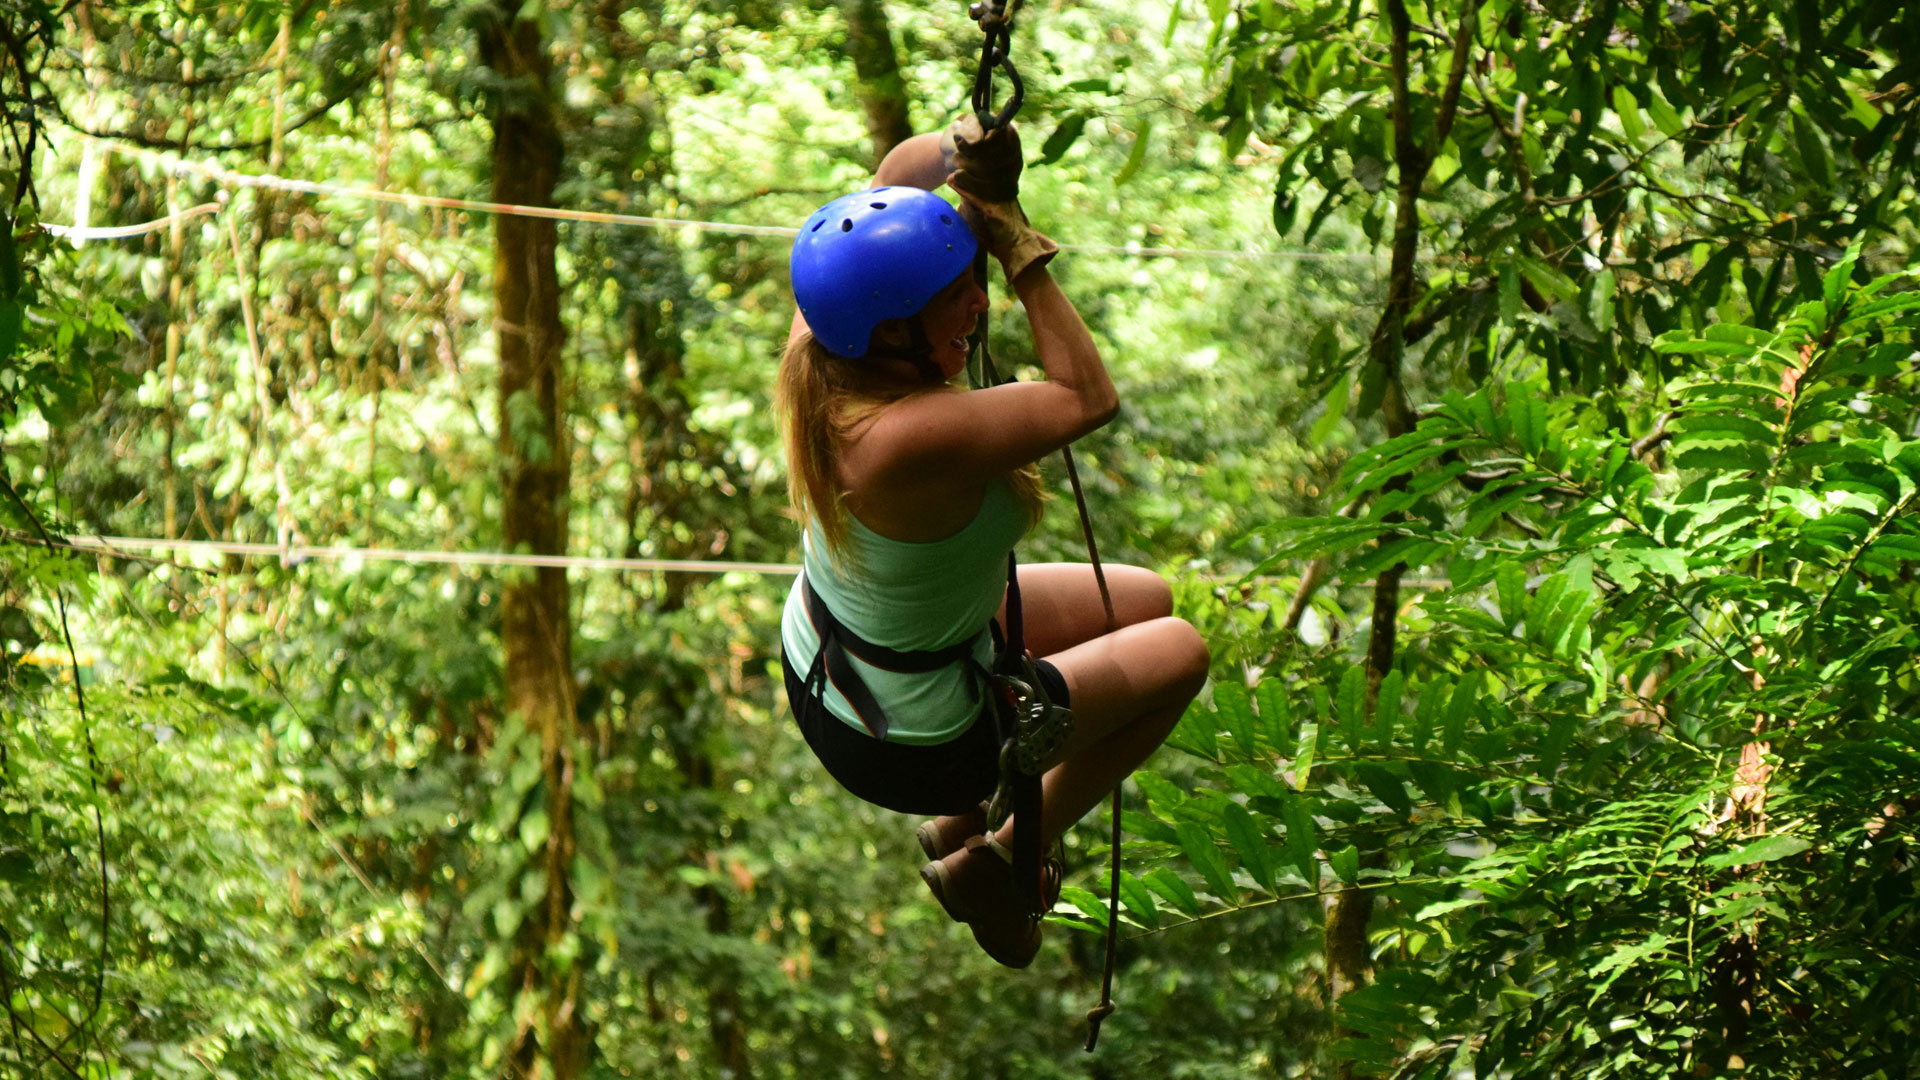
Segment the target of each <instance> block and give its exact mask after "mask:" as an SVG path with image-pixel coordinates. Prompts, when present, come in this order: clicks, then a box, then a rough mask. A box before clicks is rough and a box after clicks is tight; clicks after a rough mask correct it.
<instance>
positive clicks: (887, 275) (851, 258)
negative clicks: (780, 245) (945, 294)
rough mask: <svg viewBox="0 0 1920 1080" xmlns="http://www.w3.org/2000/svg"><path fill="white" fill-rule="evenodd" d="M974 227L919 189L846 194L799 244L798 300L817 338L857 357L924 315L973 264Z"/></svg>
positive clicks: (803, 231) (792, 263)
mask: <svg viewBox="0 0 1920 1080" xmlns="http://www.w3.org/2000/svg"><path fill="white" fill-rule="evenodd" d="M978 246H979V245H978V243H977V242H976V241H975V240H974V238H973V230H971V229H969V228H967V223H966V222H965V221H963V220H961V217H960V214H959V212H958V211H956V210H954V208H953V206H952V205H951V204H949V203H948V202H947V200H945V199H943V198H941V197H940V196H938V195H935V194H934V193H933V192H931V191H922V190H921V189H919V188H916V187H899V186H895V187H880V188H874V189H872V190H871V191H858V192H855V193H853V194H852V195H842V196H840V197H839V198H837V199H835V200H833V201H832V202H830V203H828V204H827V205H825V206H823V207H821V208H820V209H818V210H815V211H814V212H813V216H811V217H809V218H807V223H806V224H805V225H802V226H801V227H800V235H799V237H797V238H796V239H795V240H794V242H793V254H792V256H791V257H790V259H789V263H788V265H789V269H791V271H792V273H793V297H794V299H795V300H796V301H798V302H799V304H800V314H801V315H803V316H805V317H806V320H807V326H808V327H809V328H810V329H812V331H813V336H814V337H815V338H816V339H818V340H819V342H820V343H821V344H822V345H825V346H826V347H827V350H828V351H829V352H832V353H834V354H835V355H837V356H844V357H847V358H849V359H858V358H859V357H862V356H865V355H866V354H867V345H868V341H869V340H870V339H871V338H872V337H873V328H874V327H876V326H879V325H880V324H881V323H882V322H885V321H886V320H888V319H899V318H904V317H906V316H909V315H912V314H914V313H916V312H918V311H919V310H920V309H921V308H923V307H926V306H927V301H929V300H931V299H933V297H934V294H936V293H938V292H939V291H940V290H941V289H944V288H946V287H947V285H949V284H950V283H952V281H953V279H954V278H957V277H959V276H960V272H961V271H963V270H965V269H967V268H968V267H970V266H972V265H973V253H974V251H975V249H976V248H977V247H978Z"/></svg>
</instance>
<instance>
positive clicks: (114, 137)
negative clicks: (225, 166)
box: [52, 70, 378, 154]
mask: <svg viewBox="0 0 1920 1080" xmlns="http://www.w3.org/2000/svg"><path fill="white" fill-rule="evenodd" d="M377 74H378V72H377V71H373V70H370V71H368V72H367V73H366V74H364V75H361V76H360V77H358V78H356V79H354V80H353V81H352V82H351V83H349V84H347V85H346V86H344V87H341V88H340V89H339V90H338V91H336V92H335V93H334V95H333V96H332V97H330V98H328V99H327V100H326V101H324V102H322V103H321V104H319V105H317V106H315V107H314V108H313V109H312V110H310V111H309V112H307V114H306V115H304V116H302V117H300V118H299V119H298V120H295V121H293V122H292V123H290V124H288V125H287V126H286V127H284V128H282V129H281V134H282V135H283V136H284V135H286V134H288V133H290V132H295V131H298V130H300V129H301V128H303V127H306V126H307V125H308V124H311V123H313V122H314V121H316V120H318V119H320V118H321V117H323V116H325V115H327V114H328V113H329V112H332V111H333V109H334V106H336V105H339V104H340V103H342V102H344V101H346V100H347V99H348V98H351V97H353V96H354V95H356V94H358V93H359V92H360V91H362V90H364V89H366V88H367V86H368V85H369V84H371V83H372V82H373V80H374V77H375V75H377ZM52 108H53V113H54V115H55V116H57V117H59V118H60V122H61V123H62V124H65V125H66V126H67V127H69V128H72V129H73V130H74V131H77V132H79V133H80V134H82V135H86V136H88V137H90V138H95V139H106V140H109V141H112V142H124V143H128V144H131V145H133V146H139V147H144V148H146V149H148V150H197V151H201V152H203V153H209V154H219V153H227V152H230V151H243V150H263V149H265V148H267V147H269V146H271V145H273V139H272V137H271V136H269V137H267V138H263V139H250V140H248V141H246V142H230V143H195V142H187V143H182V142H181V141H179V140H177V139H156V138H153V137H151V136H149V135H144V134H142V133H140V132H138V131H134V130H131V129H123V130H120V131H94V130H92V129H90V128H88V127H86V126H85V125H83V124H81V123H79V122H78V121H76V120H74V119H73V117H71V116H69V115H67V112H66V110H65V109H64V108H62V107H61V105H60V103H59V101H58V99H55V100H54V101H53V102H52Z"/></svg>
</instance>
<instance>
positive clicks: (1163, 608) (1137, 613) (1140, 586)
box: [1114, 566, 1173, 623]
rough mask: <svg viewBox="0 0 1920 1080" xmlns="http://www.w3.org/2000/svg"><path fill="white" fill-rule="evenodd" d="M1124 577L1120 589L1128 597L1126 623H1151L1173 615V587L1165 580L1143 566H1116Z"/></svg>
mask: <svg viewBox="0 0 1920 1080" xmlns="http://www.w3.org/2000/svg"><path fill="white" fill-rule="evenodd" d="M1114 569H1115V570H1118V571H1121V572H1122V573H1123V574H1124V575H1125V578H1124V584H1123V585H1122V589H1123V591H1124V592H1125V594H1126V596H1127V597H1128V601H1129V603H1128V605H1127V606H1128V607H1129V608H1131V609H1132V610H1131V611H1129V612H1128V613H1127V614H1128V615H1131V616H1132V618H1131V619H1125V616H1123V617H1122V618H1123V619H1125V621H1128V622H1137V623H1138V622H1151V621H1153V620H1154V619H1164V618H1166V617H1167V616H1169V615H1171V614H1173V586H1171V585H1169V584H1167V579H1166V578H1163V577H1161V576H1160V575H1159V574H1157V573H1155V572H1154V571H1152V570H1149V569H1147V568H1146V567H1144V566H1117V567H1115V568H1114Z"/></svg>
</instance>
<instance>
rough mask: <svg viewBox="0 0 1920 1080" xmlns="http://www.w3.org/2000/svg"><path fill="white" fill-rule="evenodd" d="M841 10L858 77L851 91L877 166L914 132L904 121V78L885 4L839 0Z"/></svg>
mask: <svg viewBox="0 0 1920 1080" xmlns="http://www.w3.org/2000/svg"><path fill="white" fill-rule="evenodd" d="M840 10H841V12H842V14H843V15H844V16H845V18H846V20H847V54H848V55H849V56H851V57H852V58H853V71H854V74H855V75H856V76H857V77H858V84H857V85H856V87H855V89H854V92H855V94H856V95H858V97H859V98H860V108H861V111H863V112H864V113H865V114H866V117H867V135H868V137H869V138H871V139H872V140H873V165H874V167H875V168H878V167H879V165H880V159H881V158H884V157H886V156H887V151H889V150H892V149H893V148H894V147H895V146H897V145H899V144H900V143H901V142H902V141H904V140H905V139H907V138H908V137H909V136H911V135H912V134H913V127H912V126H911V125H910V124H909V123H908V121H907V80H906V78H905V77H904V76H902V75H901V74H900V58H899V56H898V54H896V53H895V52H894V50H893V30H892V28H891V27H889V26H888V24H887V9H886V5H885V4H883V3H881V0H841V4H840Z"/></svg>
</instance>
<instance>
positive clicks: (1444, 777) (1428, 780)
mask: <svg viewBox="0 0 1920 1080" xmlns="http://www.w3.org/2000/svg"><path fill="white" fill-rule="evenodd" d="M1407 771H1408V772H1410V773H1412V774H1413V782H1414V783H1415V784H1417V785H1419V787H1420V791H1421V793H1422V794H1424V795H1425V796H1426V797H1427V799H1428V801H1430V802H1432V803H1433V804H1434V805H1435V806H1446V805H1447V803H1448V801H1449V800H1450V799H1452V798H1453V769H1452V768H1450V767H1448V766H1446V765H1443V764H1441V763H1439V762H1437V761H1409V762H1408V763H1407Z"/></svg>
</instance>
